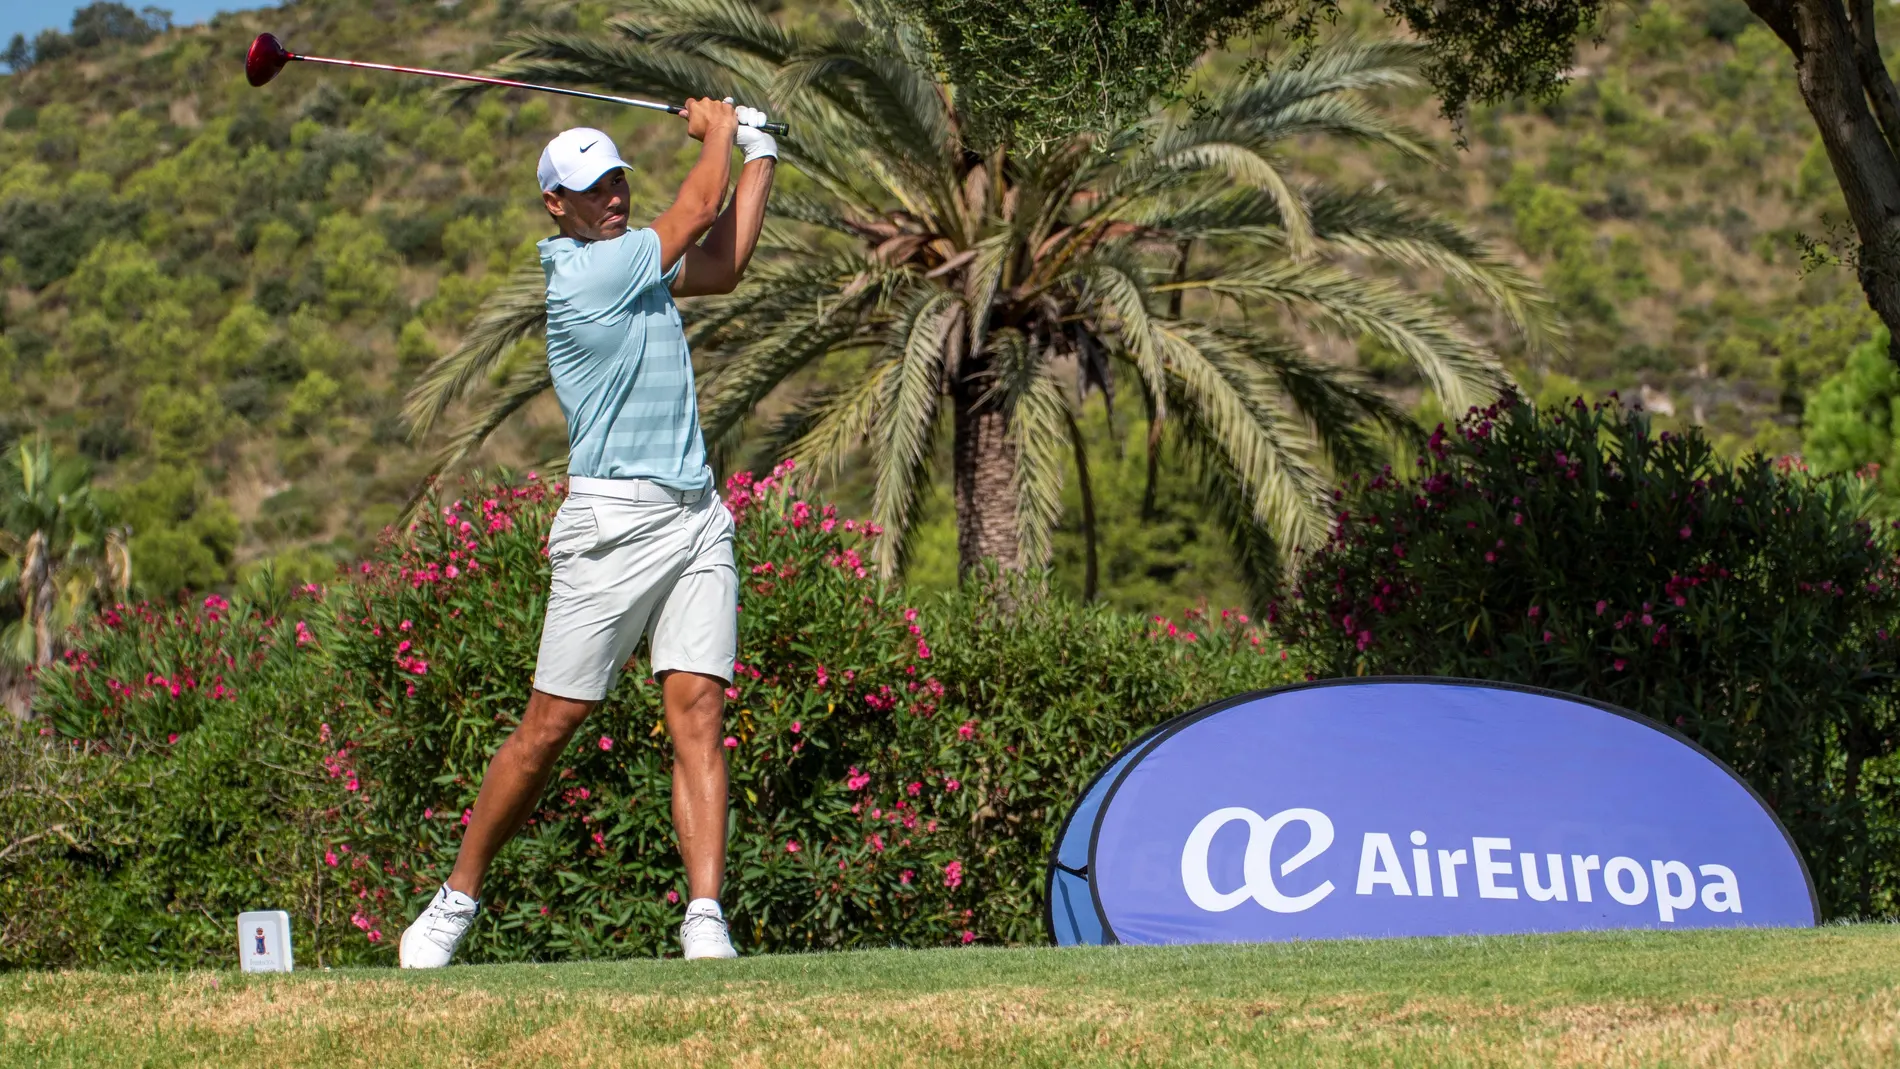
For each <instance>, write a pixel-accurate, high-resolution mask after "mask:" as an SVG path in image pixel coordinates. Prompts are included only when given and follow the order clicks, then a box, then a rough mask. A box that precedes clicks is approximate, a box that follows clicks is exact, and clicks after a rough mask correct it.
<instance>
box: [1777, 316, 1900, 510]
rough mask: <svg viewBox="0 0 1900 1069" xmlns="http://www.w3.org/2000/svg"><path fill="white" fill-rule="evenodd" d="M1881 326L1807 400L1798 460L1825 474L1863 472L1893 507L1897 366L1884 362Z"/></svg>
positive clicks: (1897, 476) (1899, 485)
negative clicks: (1801, 459) (1802, 460)
mask: <svg viewBox="0 0 1900 1069" xmlns="http://www.w3.org/2000/svg"><path fill="white" fill-rule="evenodd" d="M1888 346H1889V341H1888V337H1887V330H1886V328H1885V327H1881V328H1877V329H1876V330H1875V331H1874V336H1873V337H1872V338H1869V339H1868V340H1867V341H1865V342H1862V343H1861V344H1860V345H1857V346H1855V347H1854V349H1853V351H1852V352H1850V353H1849V354H1848V355H1847V363H1846V365H1845V366H1844V367H1842V368H1841V370H1840V371H1839V372H1837V373H1836V374H1834V375H1832V376H1830V377H1829V378H1828V379H1827V380H1826V381H1824V382H1822V383H1821V385H1820V387H1819V388H1817V389H1816V390H1815V391H1814V392H1813V393H1812V394H1809V395H1808V401H1807V407H1806V410H1805V411H1804V412H1803V413H1802V416H1801V426H1802V435H1801V455H1802V458H1803V459H1804V460H1806V461H1807V463H1808V464H1809V466H1810V467H1812V468H1813V469H1814V470H1815V471H1817V472H1821V473H1823V474H1834V473H1837V472H1841V473H1865V474H1866V475H1868V476H1870V477H1872V478H1873V479H1874V480H1875V482H1876V485H1877V486H1878V487H1879V488H1880V489H1881V490H1882V491H1883V495H1882V496H1883V500H1882V501H1880V502H1878V503H1879V504H1881V505H1884V506H1885V508H1886V509H1887V510H1888V511H1891V510H1892V508H1893V503H1894V501H1895V496H1894V495H1895V491H1896V489H1900V463H1896V460H1900V457H1896V455H1895V448H1894V447H1895V445H1896V444H1897V443H1900V439H1896V437H1895V433H1896V432H1900V367H1895V366H1894V363H1893V361H1892V360H1890V359H1888V357H1887V351H1888Z"/></svg>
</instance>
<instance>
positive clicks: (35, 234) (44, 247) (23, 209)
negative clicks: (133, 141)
mask: <svg viewBox="0 0 1900 1069" xmlns="http://www.w3.org/2000/svg"><path fill="white" fill-rule="evenodd" d="M141 214H142V213H141V211H140V209H139V208H138V206H137V205H136V204H131V203H121V202H118V201H116V200H115V199H114V198H113V197H111V196H110V195H108V194H105V193H103V192H95V191H93V190H90V189H86V190H79V191H69V192H67V193H65V194H64V195H62V196H61V197H60V198H59V199H58V200H56V201H43V200H26V199H14V200H8V201H5V202H0V256H12V257H14V258H16V259H18V260H19V262H20V269H21V272H22V276H23V277H22V281H24V282H25V283H26V284H27V285H28V286H31V287H33V288H35V289H38V288H39V287H41V286H45V285H47V284H48V283H51V282H54V281H56V280H58V279H61V278H64V277H66V276H67V275H69V274H72V271H73V268H75V267H77V266H78V265H79V261H80V260H82V259H84V258H85V256H86V253H88V252H90V251H91V250H92V247H93V245H95V244H97V243H98V242H99V241H101V240H104V239H105V238H108V237H111V236H113V235H115V234H124V233H128V232H136V231H137V229H138V224H139V218H140V215H141Z"/></svg>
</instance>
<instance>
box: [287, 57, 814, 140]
mask: <svg viewBox="0 0 1900 1069" xmlns="http://www.w3.org/2000/svg"><path fill="white" fill-rule="evenodd" d="M290 58H291V59H292V60H296V61H299V62H303V63H328V64H330V65H331V66H334V67H360V68H362V69H364V70H372V71H394V72H395V73H397V74H421V75H424V76H426V77H430V78H447V79H450V80H451V81H457V82H480V83H481V84H483V85H499V86H503V87H505V88H509V89H532V90H534V91H535V92H537V93H557V94H559V95H561V96H568V97H581V98H582V99H585V100H604V101H606V102H607V103H609V104H625V105H626V106H628V107H630V108H646V109H647V110H649V111H666V112H671V113H673V114H674V115H683V114H685V113H686V109H685V108H682V107H680V106H679V105H677V104H656V103H654V102H653V101H651V100H635V99H634V98H632V97H617V96H610V95H609V94H606V93H588V92H583V91H581V90H579V89H563V88H561V87H559V86H553V85H535V84H534V83H532V82H516V81H510V80H509V79H507V78H486V77H483V76H482V75H479V74H457V73H455V72H454V71H436V70H429V69H428V68H426V67H398V66H395V65H393V64H389V63H364V62H362V61H361V60H354V59H331V58H329V57H328V56H305V55H300V54H298V53H295V52H292V53H290ZM759 129H761V130H764V131H765V132H766V133H768V134H782V133H785V132H786V130H787V128H786V125H785V124H784V123H782V122H769V123H765V124H764V125H762V126H760V127H759Z"/></svg>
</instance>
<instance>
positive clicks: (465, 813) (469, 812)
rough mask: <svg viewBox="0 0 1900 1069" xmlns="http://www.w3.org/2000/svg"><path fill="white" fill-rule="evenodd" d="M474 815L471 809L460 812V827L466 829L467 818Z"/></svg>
mask: <svg viewBox="0 0 1900 1069" xmlns="http://www.w3.org/2000/svg"><path fill="white" fill-rule="evenodd" d="M474 815H475V811H474V810H473V809H464V810H462V827H464V828H466V827H468V818H470V817H472V816H474Z"/></svg>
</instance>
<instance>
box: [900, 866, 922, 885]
mask: <svg viewBox="0 0 1900 1069" xmlns="http://www.w3.org/2000/svg"><path fill="white" fill-rule="evenodd" d="M915 875H917V874H916V873H915V872H913V871H911V870H910V869H905V870H904V871H902V872H900V873H898V874H897V882H898V883H901V884H903V885H904V886H906V887H909V886H910V879H911V877H912V876H915Z"/></svg>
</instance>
